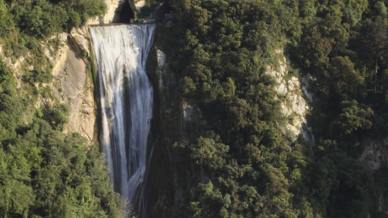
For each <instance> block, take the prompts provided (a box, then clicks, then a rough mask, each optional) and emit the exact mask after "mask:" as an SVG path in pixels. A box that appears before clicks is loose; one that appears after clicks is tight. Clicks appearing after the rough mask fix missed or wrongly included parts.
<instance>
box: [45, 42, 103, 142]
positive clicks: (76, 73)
mask: <svg viewBox="0 0 388 218" xmlns="http://www.w3.org/2000/svg"><path fill="white" fill-rule="evenodd" d="M67 37H69V38H70V37H73V36H71V35H68V36H67ZM73 43H74V42H73ZM75 46H79V47H78V48H75ZM81 47H82V44H74V45H71V42H70V40H64V41H62V47H61V48H60V49H59V51H58V55H57V57H56V58H55V59H54V60H53V64H54V68H53V71H52V75H53V77H54V79H53V82H52V83H51V84H50V85H51V90H52V93H53V96H54V97H55V98H56V99H57V100H59V101H60V102H61V103H64V104H65V105H67V106H68V107H69V122H68V123H67V124H66V126H65V127H64V131H65V132H77V133H79V134H81V135H82V136H84V137H85V138H86V139H88V141H89V143H92V142H95V139H96V138H95V136H96V134H95V123H96V104H95V101H94V98H93V89H94V87H93V82H92V78H91V72H90V68H89V69H88V66H90V63H88V61H87V59H86V58H82V57H81V54H80V51H81ZM83 49H85V48H83ZM85 51H88V50H85Z"/></svg>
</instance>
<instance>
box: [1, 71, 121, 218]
mask: <svg viewBox="0 0 388 218" xmlns="http://www.w3.org/2000/svg"><path fill="white" fill-rule="evenodd" d="M0 104H1V107H0V108H1V109H0V145H1V147H0V193H1V194H0V195H1V200H0V214H1V216H2V217H112V216H118V215H119V211H118V205H119V202H118V198H117V196H116V194H114V193H113V191H112V187H111V185H110V182H109V180H108V177H107V173H106V169H105V167H104V162H103V161H102V158H101V156H100V153H99V152H98V151H97V150H96V148H95V147H94V146H93V147H91V148H90V149H89V150H87V146H86V143H85V139H83V138H82V137H80V136H78V135H76V134H75V135H65V134H63V133H62V131H61V130H62V126H63V124H64V122H66V120H67V118H66V116H67V115H66V113H67V109H66V107H65V106H63V105H59V106H46V107H45V108H44V109H43V110H39V111H37V112H36V113H35V115H34V118H33V120H32V122H30V123H25V122H23V120H22V118H23V112H24V110H25V108H31V105H30V102H29V101H28V97H27V96H24V95H20V93H18V92H17V91H16V84H15V80H14V78H13V75H12V73H10V72H9V70H7V69H6V67H5V66H4V65H3V64H1V65H0Z"/></svg>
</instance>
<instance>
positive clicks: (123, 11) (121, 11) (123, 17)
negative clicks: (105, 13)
mask: <svg viewBox="0 0 388 218" xmlns="http://www.w3.org/2000/svg"><path fill="white" fill-rule="evenodd" d="M134 18H135V13H134V12H133V8H132V7H131V4H130V3H129V1H124V2H122V3H121V4H120V5H119V7H118V8H117V9H116V12H115V18H114V22H115V23H130V22H131V20H132V19H134Z"/></svg>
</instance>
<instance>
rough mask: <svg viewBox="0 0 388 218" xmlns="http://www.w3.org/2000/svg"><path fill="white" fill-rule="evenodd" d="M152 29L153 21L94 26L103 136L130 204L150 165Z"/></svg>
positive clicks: (117, 180)
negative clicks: (146, 69)
mask: <svg viewBox="0 0 388 218" xmlns="http://www.w3.org/2000/svg"><path fill="white" fill-rule="evenodd" d="M153 31H154V25H153V24H139V25H111V26H95V27H91V28H90V33H91V36H92V41H93V49H94V53H95V56H96V61H97V67H98V78H99V86H100V90H99V91H100V101H101V103H100V105H101V119H102V120H101V122H102V125H101V127H102V130H101V133H102V134H101V139H100V140H101V143H102V146H103V149H104V153H105V158H106V162H107V164H108V168H109V174H110V178H111V180H112V182H113V184H114V188H115V190H116V191H117V192H119V193H120V194H121V196H122V198H123V199H124V200H126V201H128V202H129V203H130V204H131V201H132V200H134V197H135V195H136V191H137V190H138V188H139V186H140V185H141V184H142V182H143V177H144V173H145V170H146V153H147V137H148V134H149V131H150V122H151V118H152V105H153V90H152V86H151V84H150V81H149V79H148V77H147V74H146V71H145V66H146V60H147V56H148V53H149V51H150V48H151V45H152V38H153Z"/></svg>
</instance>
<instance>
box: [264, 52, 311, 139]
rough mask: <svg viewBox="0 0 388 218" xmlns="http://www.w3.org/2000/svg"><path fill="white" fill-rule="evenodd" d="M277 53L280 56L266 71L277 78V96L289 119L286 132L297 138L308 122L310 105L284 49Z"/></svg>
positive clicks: (283, 111) (284, 114) (285, 128)
mask: <svg viewBox="0 0 388 218" xmlns="http://www.w3.org/2000/svg"><path fill="white" fill-rule="evenodd" d="M275 55H276V56H278V58H277V60H278V61H277V63H275V64H274V65H269V66H268V67H267V70H266V73H267V74H268V75H270V76H272V77H273V79H274V80H275V90H276V92H277V96H276V98H278V99H279V100H280V101H281V110H282V113H283V116H285V117H286V119H287V120H288V121H287V124H286V126H285V127H284V132H285V134H288V135H290V137H291V138H292V139H293V140H295V139H296V138H297V137H298V136H299V135H300V133H301V132H302V130H303V126H304V125H305V124H306V116H307V114H308V112H309V105H308V104H307V102H306V100H305V98H304V93H303V89H302V85H301V82H300V79H299V78H298V77H297V76H296V75H293V74H292V73H291V72H290V69H289V66H288V64H287V59H286V57H285V56H284V54H283V51H282V50H277V51H275Z"/></svg>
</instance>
